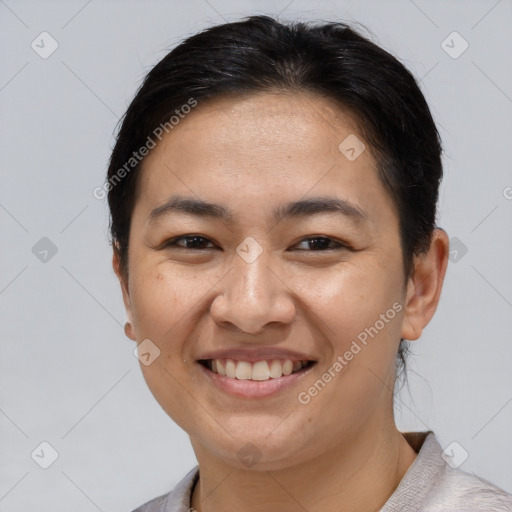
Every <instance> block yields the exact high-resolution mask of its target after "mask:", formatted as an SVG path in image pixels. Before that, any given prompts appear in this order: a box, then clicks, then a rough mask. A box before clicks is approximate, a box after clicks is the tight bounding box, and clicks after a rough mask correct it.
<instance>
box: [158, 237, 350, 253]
mask: <svg viewBox="0 0 512 512" xmlns="http://www.w3.org/2000/svg"><path fill="white" fill-rule="evenodd" d="M188 238H202V239H203V240H205V241H206V242H207V243H210V244H213V245H215V244H216V242H213V241H212V240H210V238H208V237H207V236H205V235H200V234H195V233H190V234H186V235H179V236H175V237H173V238H170V239H168V240H166V241H164V242H163V244H161V246H160V247H161V248H162V249H165V248H167V247H177V248H180V249H185V250H189V251H202V250H205V249H212V248H213V247H202V248H197V249H195V248H191V247H184V246H182V245H178V243H177V242H179V241H181V240H185V239H188ZM318 239H321V240H328V241H329V242H331V244H334V247H331V248H328V249H320V250H316V251H315V250H307V249H298V250H299V251H301V252H312V253H321V252H329V251H333V250H336V249H349V250H352V247H351V245H350V244H348V243H347V242H344V241H342V240H339V239H337V238H333V237H331V236H327V235H309V236H306V237H302V238H301V239H300V240H299V241H298V242H296V243H294V244H293V245H292V248H293V247H295V246H296V245H298V244H300V243H302V242H308V241H310V240H318Z"/></svg>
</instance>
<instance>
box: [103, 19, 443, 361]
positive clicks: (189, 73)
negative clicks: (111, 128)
mask: <svg viewBox="0 0 512 512" xmlns="http://www.w3.org/2000/svg"><path fill="white" fill-rule="evenodd" d="M265 91H269V92H271V91H291V92H294V91H296V92H301V91H304V92H313V93H316V94H319V95H321V96H322V97H326V98H329V99H331V100H335V101H336V102H337V103H338V104H339V105H340V107H341V108H343V109H344V110H346V111H348V112H349V113H351V114H352V115H353V116H354V119H355V120H356V122H357V124H358V128H359V129H360V131H361V133H362V135H363V137H364V138H365V142H366V143H368V145H369V146H370V148H371V150H372V151H373V155H374V157H375V159H376V162H377V165H378V174H379V177H380V179H381V181H382V183H383V184H384V186H385V187H386V189H387V191H388V193H389V194H390V196H391V197H392V199H393V202H394V204H395V206H396V209H397V212H398V217H399V225H400V239H401V246H402V255H403V263H404V275H405V277H408V276H409V275H410V272H411V270H412V265H413V256H414V255H417V254H420V253H422V252H425V251H426V250H428V248H429V246H430V241H431V237H432V233H433V230H434V229H435V220H436V205H437V199H438V189H439V183H440V181H441V178H442V162H441V153H442V147H441V140H440V136H439V133H438V131H437V128H436V126H435V123H434V120H433V119H432V115H431V113H430V110H429V107H428V105H427V102H426V100H425V98H424V96H423V94H422V92H421V90H420V88H419V86H418V84H417V82H416V80H415V79H414V77H413V76H412V74H411V73H410V72H409V71H408V70H407V69H406V68H405V67H404V66H403V65H402V64H401V63H400V62H399V61H398V60H397V59H396V58H395V57H393V56H392V55H391V54H390V53H388V52H387V51H385V50H384V49H382V48H380V47H379V46H377V45H376V44H375V43H373V42H371V41H370V40H369V39H367V38H365V37H364V36H362V35H361V34H360V33H359V32H357V31H356V30H354V29H353V28H351V27H350V26H349V25H347V24H346V23H342V22H330V23H313V22H302V21H293V22H287V23H282V22H280V21H277V20H276V19H273V18H271V17H269V16H250V17H248V18H245V19H244V20H242V21H238V22H233V23H225V24H221V25H217V26H213V27H211V28H208V29H206V30H204V31H201V32H199V33H197V34H195V35H193V36H191V37H189V38H187V39H185V40H184V41H183V42H181V43H180V44H179V45H178V46H176V47H175V48H174V49H173V50H172V51H170V52H169V53H168V54H167V55H166V56H165V57H164V58H163V59H162V60H161V61H160V62H158V64H156V65H155V66H154V67H153V68H152V69H151V71H150V72H149V73H148V74H147V75H146V77H145V79H144V81H143V83H142V85H141V87H140V88H139V90H138V92H137V94H136V95H135V98H134V99H133V101H132V102H131V104H130V105H129V107H128V109H127V111H126V113H125V115H124V117H123V118H122V124H121V128H120V130H119V132H118V135H117V141H116V144H115V147H114V149H113V152H112V156H111V159H110V164H109V168H108V175H107V181H108V183H109V184H110V186H109V187H108V203H109V207H110V213H111V221H110V233H111V237H112V242H113V244H114V250H116V251H117V253H118V255H119V259H120V264H121V269H122V272H123V275H124V276H125V277H126V278H128V244H129V233H130V223H131V217H132V212H133V209H134V205H135V201H136V198H137V176H138V174H139V173H138V172H137V171H138V170H139V168H140V165H139V164H138V163H137V164H134V166H133V170H131V171H130V172H127V173H126V172H125V173H123V178H122V179H119V170H120V169H122V168H123V166H124V168H125V169H126V162H128V161H129V160H130V158H132V155H133V152H134V151H135V150H137V149H138V148H139V147H142V146H144V144H145V143H146V142H147V140H148V137H150V136H151V134H152V133H153V132H154V130H155V128H156V127H158V126H160V125H163V124H165V123H166V122H168V121H169V119H170V117H171V116H172V115H173V113H174V112H175V111H176V110H177V109H180V107H182V106H183V105H186V104H187V103H189V101H190V98H191V97H192V98H194V101H197V102H202V101H206V100H209V99H215V98H220V97H221V96H226V95H237V96H238V95H240V94H251V93H258V92H265ZM407 349H408V346H406V345H405V344H404V340H401V342H400V350H399V354H398V360H399V364H400V365H401V367H403V366H404V365H405V359H404V354H405V352H406V350H407ZM402 369H403V368H402Z"/></svg>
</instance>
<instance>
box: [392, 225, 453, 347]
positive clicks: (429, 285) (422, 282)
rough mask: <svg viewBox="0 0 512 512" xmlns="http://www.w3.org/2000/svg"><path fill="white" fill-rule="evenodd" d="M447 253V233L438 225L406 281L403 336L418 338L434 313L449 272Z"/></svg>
mask: <svg viewBox="0 0 512 512" xmlns="http://www.w3.org/2000/svg"><path fill="white" fill-rule="evenodd" d="M448 254H449V240H448V235H447V234H446V232H445V231H444V230H442V229H440V228H436V229H435V230H434V233H433V234H432V241H431V243H430V248H429V250H428V251H427V252H425V253H422V254H420V255H417V256H415V258H414V270H413V273H412V275H411V276H410V277H409V281H408V283H407V293H406V299H405V307H404V317H403V322H402V338H404V339H406V340H417V339H418V338H419V337H420V336H421V333H422V332H423V329H424V328H425V326H426V325H427V324H428V323H429V322H430V320H431V319H432V317H433V316H434V313H435V311H436V309H437V305H438V304H439V298H440V295H441V290H442V287H443V281H444V276H445V274H446V267H447V265H448Z"/></svg>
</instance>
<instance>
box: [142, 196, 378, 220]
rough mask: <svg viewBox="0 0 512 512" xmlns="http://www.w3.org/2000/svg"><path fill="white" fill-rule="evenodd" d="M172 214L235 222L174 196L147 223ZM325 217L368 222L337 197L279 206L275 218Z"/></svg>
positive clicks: (227, 214)
mask: <svg viewBox="0 0 512 512" xmlns="http://www.w3.org/2000/svg"><path fill="white" fill-rule="evenodd" d="M173 212H182V213H186V214H189V215H194V216H197V217H209V218H213V219H219V220H222V221H224V222H226V223H227V224H229V223H232V222H233V217H234V215H233V212H232V211H231V210H229V208H226V207H225V206H223V205H221V204H215V203H209V202H206V201H203V200H201V199H196V198H192V197H183V196H180V195H173V196H171V197H170V198H169V199H168V200H167V201H166V202H165V203H164V204H162V205H160V206H158V207H157V208H155V209H154V210H152V211H151V213H150V214H149V217H148V222H149V223H153V222H155V221H156V220H158V219H160V218H162V217H164V216H166V215H169V214H171V213H173ZM325 213H339V214H342V215H344V216H346V217H349V218H351V219H353V220H355V221H367V220H368V217H367V215H366V213H365V212H364V211H363V210H361V208H359V207H358V206H356V205H354V204H352V203H351V202H349V201H347V200H345V199H340V198H337V197H313V198H310V199H302V200H299V201H294V202H290V203H286V204H284V205H279V206H278V207H277V208H276V209H274V211H273V212H272V215H273V217H274V219H275V221H276V222H280V221H281V220H283V219H286V218H299V217H306V216H310V215H318V214H325Z"/></svg>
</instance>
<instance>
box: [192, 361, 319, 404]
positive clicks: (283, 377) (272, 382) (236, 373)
mask: <svg viewBox="0 0 512 512" xmlns="http://www.w3.org/2000/svg"><path fill="white" fill-rule="evenodd" d="M198 363H199V365H198V366H199V368H200V369H201V370H202V373H203V375H205V377H206V378H207V379H208V381H209V382H210V383H211V384H213V385H214V387H215V388H217V389H219V390H220V391H222V392H224V393H227V394H228V395H231V396H234V397H236V398H245V399H261V398H269V397H271V396H275V395H277V394H279V393H280V392H283V391H284V390H286V389H289V388H290V387H292V386H294V385H295V384H296V383H297V381H298V380H299V379H302V378H303V377H304V376H305V375H306V374H307V373H309V371H311V369H312V368H313V367H314V366H315V365H316V361H307V360H300V361H292V360H290V359H268V360H261V361H253V362H249V361H237V360H234V359H201V360H198Z"/></svg>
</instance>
